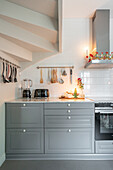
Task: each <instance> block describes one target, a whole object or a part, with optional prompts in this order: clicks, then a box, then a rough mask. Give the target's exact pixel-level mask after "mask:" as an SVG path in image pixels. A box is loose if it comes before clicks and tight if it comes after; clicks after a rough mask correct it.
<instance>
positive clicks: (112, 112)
mask: <svg viewBox="0 0 113 170" xmlns="http://www.w3.org/2000/svg"><path fill="white" fill-rule="evenodd" d="M95 114H99V115H101V114H113V112H95Z"/></svg>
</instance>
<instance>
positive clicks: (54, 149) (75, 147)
mask: <svg viewBox="0 0 113 170" xmlns="http://www.w3.org/2000/svg"><path fill="white" fill-rule="evenodd" d="M92 138H93V133H92V129H88V128H83V129H82V128H68V129H67V128H65V129H62V128H61V129H58V128H57V129H55V128H54V129H46V131H45V153H61V154H63V153H70V154H72V153H79V154H80V153H81V154H82V153H93V141H92Z"/></svg>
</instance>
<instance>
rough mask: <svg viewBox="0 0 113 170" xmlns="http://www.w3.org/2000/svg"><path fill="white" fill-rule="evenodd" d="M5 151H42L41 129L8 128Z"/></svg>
mask: <svg viewBox="0 0 113 170" xmlns="http://www.w3.org/2000/svg"><path fill="white" fill-rule="evenodd" d="M6 136H7V140H6V153H11V154H12V153H17V154H18V153H23V154H24V153H43V150H44V148H43V145H44V144H43V129H8V130H7V131H6Z"/></svg>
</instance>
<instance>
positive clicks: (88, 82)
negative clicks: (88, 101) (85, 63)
mask: <svg viewBox="0 0 113 170" xmlns="http://www.w3.org/2000/svg"><path fill="white" fill-rule="evenodd" d="M80 75H81V78H82V82H83V83H84V92H85V95H86V96H88V97H90V96H95V97H102V96H110V97H111V96H113V69H101V70H100V69H92V70H90V69H89V70H85V69H84V70H83V71H81V73H80Z"/></svg>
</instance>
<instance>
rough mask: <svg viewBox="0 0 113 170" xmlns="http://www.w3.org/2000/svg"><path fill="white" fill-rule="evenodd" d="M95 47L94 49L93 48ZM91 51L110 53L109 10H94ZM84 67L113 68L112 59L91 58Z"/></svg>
mask: <svg viewBox="0 0 113 170" xmlns="http://www.w3.org/2000/svg"><path fill="white" fill-rule="evenodd" d="M94 49H95V50H94ZM92 51H97V52H98V53H99V55H100V54H101V52H103V53H104V54H105V52H108V53H110V10H109V9H108V10H107V9H105V10H96V12H95V14H94V16H93V18H92ZM85 68H99V69H101V68H113V61H112V60H92V61H90V62H88V63H87V64H86V65H85Z"/></svg>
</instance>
